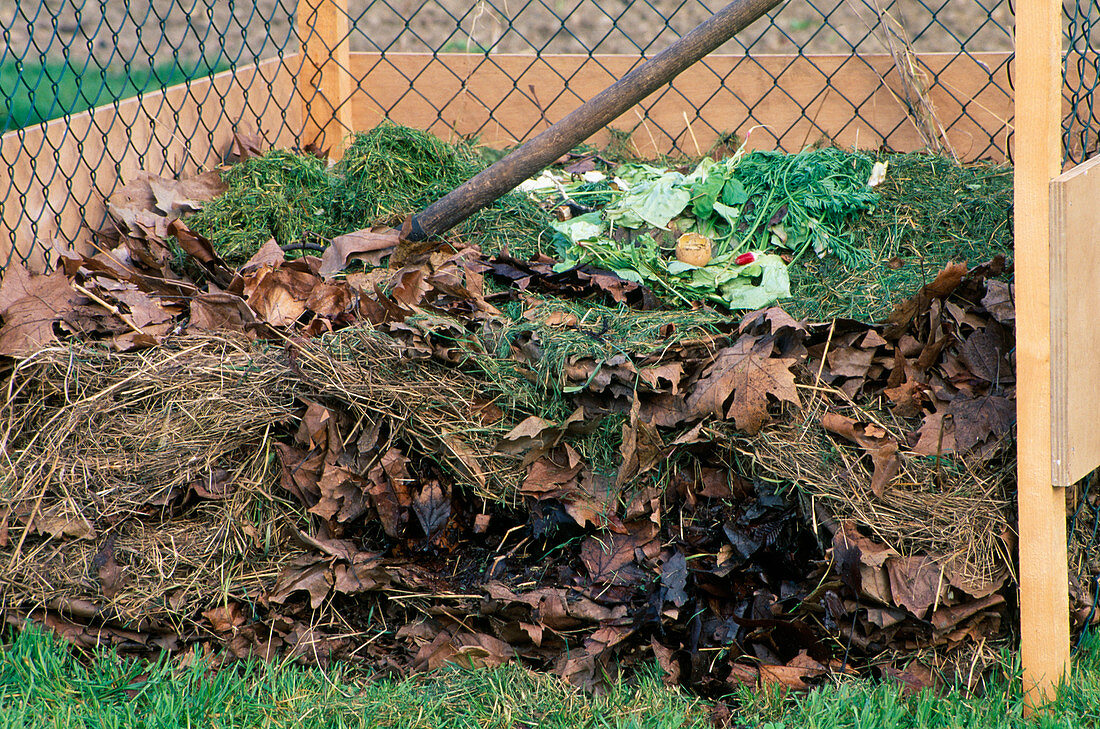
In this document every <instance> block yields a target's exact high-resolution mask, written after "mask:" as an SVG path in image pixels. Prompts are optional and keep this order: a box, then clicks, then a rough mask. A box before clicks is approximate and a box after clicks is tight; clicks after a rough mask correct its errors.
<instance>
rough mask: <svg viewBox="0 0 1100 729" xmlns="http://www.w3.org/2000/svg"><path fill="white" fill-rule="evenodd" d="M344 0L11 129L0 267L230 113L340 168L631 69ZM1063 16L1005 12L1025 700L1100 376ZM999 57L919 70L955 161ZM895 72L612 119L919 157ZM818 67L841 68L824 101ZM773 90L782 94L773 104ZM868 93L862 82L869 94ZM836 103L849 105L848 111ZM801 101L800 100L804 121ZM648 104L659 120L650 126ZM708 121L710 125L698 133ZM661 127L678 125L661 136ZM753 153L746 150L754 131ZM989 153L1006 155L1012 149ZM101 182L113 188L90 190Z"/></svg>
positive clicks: (1000, 109)
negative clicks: (381, 32)
mask: <svg viewBox="0 0 1100 729" xmlns="http://www.w3.org/2000/svg"><path fill="white" fill-rule="evenodd" d="M346 1H347V0H299V9H298V17H299V18H300V21H299V22H300V26H299V35H300V37H301V38H303V39H304V42H303V44H302V45H303V52H302V53H301V54H297V55H288V56H285V57H283V58H276V59H271V60H268V61H264V62H262V63H260V64H258V65H256V66H249V67H245V68H239V69H237V70H235V71H230V72H226V73H223V74H218V75H216V76H214V77H211V78H209V79H202V80H199V81H193V82H189V83H187V84H183V85H180V86H176V87H172V88H169V89H165V90H164V91H159V92H156V93H152V94H145V95H143V96H142V97H139V98H136V99H130V100H127V101H122V102H119V103H117V104H113V105H110V106H105V107H101V108H98V109H93V110H90V111H88V112H84V113H81V114H75V115H72V116H70V117H67V118H65V119H59V120H56V121H53V122H49V123H47V124H43V125H40V126H38V127H33V128H30V129H23V130H16V131H13V132H9V133H8V134H5V135H4V136H3V137H2V138H0V159H2V160H3V161H4V162H5V163H6V165H3V166H0V191H3V192H2V193H0V194H4V195H6V197H5V198H3V199H0V207H2V210H0V255H2V256H3V258H0V260H6V259H7V253H8V252H9V251H10V246H11V245H12V243H11V241H12V240H14V241H15V246H16V248H17V250H18V251H19V252H21V253H22V254H24V255H26V254H31V256H30V264H31V265H32V267H38V266H41V265H42V263H43V261H44V258H45V253H46V251H48V249H49V247H50V245H51V244H52V242H53V241H54V240H55V239H58V238H60V239H63V240H66V241H70V242H74V243H75V244H77V245H86V243H84V241H86V240H87V238H88V236H87V230H86V229H85V227H84V226H85V224H86V222H85V221H87V224H90V225H97V224H98V223H99V222H100V221H101V220H102V219H103V215H104V204H103V200H102V194H101V193H100V192H98V190H100V189H108V190H109V189H110V187H111V185H113V183H114V180H116V179H118V178H119V177H120V176H121V177H122V178H123V179H129V178H131V177H132V176H134V175H136V174H137V173H138V172H139V171H140V170H141V169H142V167H144V168H146V169H150V168H157V167H158V166H159V167H160V170H157V169H153V170H152V171H164V172H166V173H167V172H173V173H177V174H179V173H186V172H188V171H191V170H193V169H195V168H198V167H209V166H212V165H213V164H216V163H217V162H218V161H219V160H220V159H221V156H222V155H223V154H224V152H225V151H226V150H227V149H228V146H229V142H230V138H231V134H232V130H231V129H229V128H228V126H229V125H228V124H224V120H225V119H226V118H228V119H230V120H233V121H235V122H241V123H245V124H249V125H254V126H256V127H258V128H259V130H260V131H261V132H263V133H264V134H265V136H266V137H267V138H268V140H269V141H272V142H273V143H274V144H277V145H280V146H290V145H292V144H295V143H297V144H303V145H304V144H306V143H309V142H315V143H316V144H317V145H318V146H319V147H321V148H327V149H329V150H330V153H331V154H332V155H333V156H336V157H338V156H340V154H341V152H342V146H343V144H344V143H345V138H346V135H347V132H349V131H352V130H356V129H365V128H370V127H371V126H373V125H374V124H376V123H377V122H378V121H380V120H381V119H382V118H384V117H388V118H390V119H392V120H394V121H396V122H399V123H402V124H407V125H409V126H415V127H419V128H422V129H428V130H431V131H434V132H436V133H437V134H440V135H441V136H453V135H455V134H461V135H465V134H478V135H479V136H480V138H481V139H482V140H483V141H484V142H486V143H488V144H494V145H500V146H503V145H508V144H514V143H516V142H518V141H523V140H524V139H526V138H528V137H530V136H533V135H534V134H536V133H538V132H539V131H541V130H542V129H543V128H545V126H546V125H547V124H549V123H550V122H552V121H555V120H557V119H560V118H561V117H562V116H564V114H566V113H568V112H569V111H571V110H572V109H574V108H576V107H577V106H578V105H579V104H580V103H581V102H582V101H583V100H585V99H587V98H590V97H591V96H593V95H594V94H595V93H597V92H598V91H600V90H602V89H603V88H604V87H605V86H607V85H608V83H609V82H610V81H611V80H613V79H614V78H615V77H616V76H617V75H621V74H622V73H624V72H625V71H626V70H628V69H629V68H631V67H633V66H634V65H636V64H637V63H639V62H640V61H641V59H639V58H638V57H632V56H585V55H578V56H568V55H553V56H550V55H546V56H531V55H496V54H494V55H492V56H485V55H480V54H385V55H381V54H369V53H351V52H350V50H349V44H348V41H347V33H348V22H349V21H348V14H347V7H346ZM1060 11H1061V6H1060V4H1059V3H1058V2H1057V0H1020V1H1019V4H1018V8H1017V18H1018V22H1017V28H1018V33H1017V57H1016V86H1017V88H1019V89H1024V90H1026V93H1022V94H1020V95H1019V97H1018V99H1017V104H1016V109H1015V111H1016V114H1015V115H1016V120H1017V122H1016V130H1015V131H1016V134H1017V135H1018V136H1017V139H1019V140H1023V142H1024V143H1023V144H1016V145H1015V146H1016V149H1017V159H1016V193H1015V196H1016V197H1015V216H1016V220H1015V223H1016V227H1015V230H1016V236H1017V238H1016V246H1017V252H1016V253H1017V261H1018V263H1019V265H1017V269H1016V281H1017V294H1016V303H1017V320H1018V340H1017V341H1018V348H1017V367H1018V378H1017V379H1018V382H1019V383H1021V384H1020V389H1019V392H1018V396H1017V397H1018V405H1017V408H1018V415H1019V426H1018V427H1019V431H1018V442H1019V456H1018V458H1019V464H1018V467H1019V515H1020V519H1019V537H1020V547H1019V559H1020V605H1021V651H1022V660H1023V666H1024V680H1025V688H1026V690H1027V692H1028V702H1029V705H1030V706H1033V707H1034V706H1039V705H1041V703H1042V702H1043V701H1045V700H1046V699H1047V698H1048V697H1050V696H1051V695H1052V693H1053V691H1054V688H1055V687H1056V686H1057V684H1058V682H1060V681H1061V680H1062V679H1063V678H1064V676H1065V675H1066V671H1067V670H1068V667H1069V635H1068V597H1067V569H1068V565H1067V557H1066V539H1065V526H1066V523H1065V522H1066V520H1065V515H1066V511H1065V494H1064V489H1063V488H1062V487H1064V486H1065V485H1066V483H1067V482H1068V480H1070V479H1071V478H1076V477H1079V475H1080V474H1081V473H1082V472H1087V470H1090V469H1091V468H1092V467H1094V466H1095V465H1096V464H1097V463H1098V462H1100V428H1098V427H1097V426H1095V425H1094V424H1093V422H1094V413H1095V412H1096V402H1094V400H1090V399H1088V398H1087V397H1085V396H1084V395H1082V387H1083V383H1085V382H1090V383H1091V382H1096V381H1098V380H1100V372H1096V373H1094V372H1093V370H1095V369H1100V357H1097V356H1095V355H1094V356H1092V357H1088V356H1078V357H1074V358H1072V361H1073V362H1074V363H1075V368H1074V369H1070V367H1069V362H1070V361H1071V355H1070V348H1071V347H1072V348H1073V349H1075V350H1079V351H1082V352H1084V353H1086V354H1087V353H1089V352H1092V353H1095V352H1097V351H1100V337H1093V338H1097V339H1098V341H1097V342H1095V343H1093V342H1092V341H1091V340H1088V342H1087V343H1086V344H1082V341H1083V340H1082V339H1081V338H1080V334H1081V329H1083V328H1089V327H1087V326H1086V327H1081V326H1077V327H1076V328H1075V331H1074V332H1073V335H1074V337H1075V338H1071V336H1070V334H1071V333H1070V331H1069V329H1070V327H1071V326H1073V325H1074V324H1077V323H1078V322H1085V321H1088V319H1087V318H1084V319H1080V320H1075V319H1074V316H1075V315H1076V314H1077V313H1078V312H1082V313H1084V312H1087V313H1089V314H1091V313H1092V312H1093V311H1095V309H1096V306H1094V305H1092V304H1091V302H1090V301H1089V297H1091V298H1095V297H1096V295H1097V294H1096V292H1097V291H1098V290H1100V264H1098V263H1097V262H1096V261H1097V258H1096V256H1091V257H1090V253H1091V252H1092V251H1096V250H1097V246H1098V245H1100V244H1098V243H1096V242H1095V241H1094V240H1093V238H1094V237H1095V236H1097V235H1098V231H1100V208H1098V207H1097V206H1096V205H1095V203H1091V207H1090V205H1089V204H1084V203H1082V202H1079V201H1080V200H1081V199H1082V198H1081V196H1082V195H1091V196H1092V197H1091V199H1092V200H1095V199H1096V195H1100V168H1098V167H1097V165H1095V164H1093V165H1089V166H1086V167H1084V168H1079V169H1078V170H1075V171H1071V172H1070V173H1067V175H1065V176H1062V177H1060V178H1058V179H1057V180H1055V177H1056V176H1057V175H1058V174H1059V172H1060V171H1061V149H1062V148H1061V137H1060V129H1059V124H1060V120H1061V109H1062V99H1061V96H1060V91H1061V57H1060V52H1061V49H1060V33H1061V26H1060ZM1008 58H1009V54H1006V53H989V54H973V55H971V56H969V57H960V56H957V55H956V54H928V55H922V56H921V57H920V59H919V60H920V63H921V64H922V65H923V66H924V67H925V68H926V69H929V70H930V73H929V78H930V79H931V85H930V86H929V88H928V96H929V98H931V99H932V101H933V103H934V105H935V107H936V108H937V110H938V111H939V112H940V114H941V117H942V118H946V119H959V118H961V117H963V116H965V115H964V114H961V112H962V111H965V112H966V114H969V115H970V116H971V117H972V118H971V119H968V120H964V121H962V122H959V123H955V124H952V125H950V128H949V129H948V131H947V134H948V136H949V138H950V141H951V142H952V144H953V145H954V146H955V147H956V149H958V150H960V152H961V156H962V157H964V158H970V157H971V155H970V154H969V153H968V151H967V150H968V148H969V146H972V142H973V139H975V138H977V139H980V138H982V137H983V136H984V138H985V139H989V138H990V137H992V136H994V135H1005V137H1007V135H1008V132H1009V131H1010V129H1011V127H1010V125H1009V124H1008V122H1007V120H1008V119H1009V118H1011V116H1012V104H1013V100H1012V99H1011V98H1010V97H1009V96H1008V95H1007V94H1006V93H1005V92H1004V91H1001V90H1000V89H997V88H996V86H992V85H989V84H986V83H985V82H984V79H988V78H989V74H990V73H991V69H992V73H993V75H994V80H995V81H996V82H997V85H999V86H1000V87H1001V89H1008V88H1010V84H1009V83H1008V78H1007V74H1008V71H1007V69H1008V62H1007V61H1008ZM792 61H793V65H790V64H791V63H792ZM893 63H894V61H893V59H892V58H891V57H890V56H888V55H882V56H859V57H855V56H810V57H798V58H792V57H791V56H758V57H755V58H754V59H752V62H748V61H747V59H746V58H745V57H743V56H722V55H717V56H710V57H708V58H707V61H706V64H707V66H709V68H702V67H701V66H700V67H697V68H692V69H689V70H688V71H686V72H685V73H684V74H683V75H681V76H680V78H679V79H678V80H677V81H676V83H675V88H676V92H677V93H670V94H663V93H658V94H655V95H654V96H652V97H650V98H649V99H647V100H646V101H645V102H643V104H641V105H639V107H638V111H637V113H636V114H635V115H633V116H636V117H637V118H631V117H632V114H630V113H628V114H627V115H625V117H624V122H623V123H624V125H625V127H626V128H634V127H638V128H639V129H638V131H637V133H636V134H635V135H634V143H635V145H636V146H637V147H638V148H639V152H641V153H643V154H645V153H653V152H663V151H667V150H668V149H669V148H670V147H672V146H673V145H674V144H679V145H681V146H682V145H684V144H685V143H686V141H687V140H689V139H690V140H692V142H693V143H696V144H698V145H699V147H700V148H701V149H702V150H705V149H706V148H707V146H708V145H709V144H710V143H711V142H713V141H714V138H715V136H716V132H715V131H714V129H715V128H716V129H720V130H731V129H737V128H739V127H740V126H741V125H742V124H743V123H744V122H745V121H746V120H747V119H749V118H750V115H751V118H755V119H766V120H768V124H769V130H770V131H771V134H772V136H771V137H768V138H766V139H764V140H761V143H760V144H759V146H775V145H776V143H777V140H778V143H779V144H780V145H783V146H787V147H790V148H798V147H800V146H801V144H804V143H805V142H806V141H810V142H812V141H815V140H816V139H817V138H818V137H820V136H828V137H830V138H832V139H833V140H834V142H836V143H837V144H839V145H841V146H860V147H874V146H878V145H881V144H888V145H889V146H891V147H892V148H894V149H896V150H898V151H909V150H915V149H919V148H921V147H922V141H921V139H920V136H919V134H917V132H916V130H915V128H914V127H913V125H912V124H911V123H907V116H906V114H905V110H904V108H903V106H902V102H901V98H903V96H904V94H902V93H898V92H899V91H900V89H897V88H891V83H892V82H890V81H889V79H890V69H891V68H892V67H893ZM789 65H790V68H788V66H789ZM815 66H816V67H817V68H819V69H826V70H830V71H836V73H835V75H833V77H832V79H831V80H830V81H829V82H828V86H829V87H830V89H829V90H826V89H824V88H823V87H824V86H825V78H826V77H825V76H824V74H822V73H821V72H820V71H818V70H815ZM783 69H787V70H786V71H784V70H783ZM727 75H728V76H729V78H730V79H731V84H732V85H735V87H736V89H737V91H738V95H740V96H741V97H742V98H744V99H749V100H754V99H755V100H758V103H757V104H756V105H755V106H752V108H751V111H750V109H749V108H747V107H746V105H745V104H744V103H742V102H741V101H738V100H736V99H734V98H733V96H732V94H725V93H721V92H720V88H721V84H722V80H723V78H724V77H726V76H727ZM256 77H261V78H262V79H263V80H265V81H266V84H265V85H264V86H263V93H265V94H267V95H268V98H267V99H264V100H262V103H261V101H260V100H258V99H257V100H254V101H255V102H256V103H252V104H250V103H249V98H248V95H249V89H250V88H251V84H250V83H248V81H249V80H250V79H254V78H256ZM410 78H413V79H416V84H417V86H418V87H421V88H429V89H431V94H432V97H433V98H436V97H437V98H438V99H439V100H440V101H443V100H445V103H443V108H441V109H436V108H435V105H434V104H433V103H429V102H428V101H427V100H426V99H424V98H422V97H419V95H417V94H408V93H407V91H408V79H410ZM777 85H778V86H780V87H782V89H783V91H784V92H786V93H785V94H771V95H769V94H768V91H770V90H772V89H773V88H774V87H775V86H777ZM532 87H533V88H535V89H537V90H538V96H539V97H541V98H542V99H544V100H548V99H553V102H552V103H550V104H549V106H546V107H543V106H542V105H541V104H540V103H539V99H538V98H536V95H535V94H533V93H532V94H528V93H527V89H529V88H532ZM983 87H984V89H983ZM868 89H873V90H874V91H873V92H872V93H870V94H869V95H868V93H867V90H868ZM716 92H717V93H716ZM272 94H274V98H272ZM211 99H216V100H217V101H218V103H217V104H211ZM792 99H793V101H792ZM849 99H857V100H858V101H857V102H856V103H855V104H854V105H853V103H852V102H850V101H849ZM960 100H961V101H960ZM166 101H167V102H171V103H167V104H166V103H165V102H166ZM436 103H439V102H436ZM750 105H751V104H750ZM690 106H694V107H697V108H700V109H701V111H700V112H699V114H698V116H697V117H696V118H695V119H694V123H693V120H692V119H691V118H689V117H688V115H687V114H684V109H685V108H689V107H690ZM801 107H806V108H808V109H810V112H809V113H808V114H807V115H806V116H807V117H809V118H808V119H806V118H803V115H802V108H801ZM253 110H259V111H253ZM643 112H644V114H645V115H648V117H649V118H650V119H652V120H653V121H654V122H656V124H654V125H650V124H649V123H648V122H646V121H645V120H644V119H645V116H644V115H643ZM706 119H711V120H717V121H716V123H714V124H713V125H707V124H704V123H701V122H703V121H705V120H706ZM219 120H220V121H219ZM639 122H640V123H639ZM657 125H659V126H660V127H662V128H663V129H665V130H673V131H672V132H670V133H667V134H666V133H663V132H661V131H660V130H655V129H654V128H653V127H655V126H657ZM712 127H713V128H712ZM211 129H212V131H207V132H206V133H199V132H201V131H203V130H211ZM296 129H299V130H301V132H300V133H298V134H295V133H294V130H296ZM754 136H757V135H754ZM760 136H767V135H760ZM597 141H601V140H597ZM750 146H756V140H755V139H754V143H753V144H750ZM999 146H1001V147H1002V148H1007V146H1008V144H1007V139H1005V143H1004V144H1003V145H999ZM104 150H111V151H112V154H111V155H105V154H103V152H104ZM978 151H979V152H980V151H981V150H978ZM97 177H98V178H100V180H108V182H105V183H103V184H102V185H100V186H97V184H96V180H97ZM13 191H14V192H13ZM1075 201H1078V202H1075ZM1079 211H1081V212H1083V213H1084V217H1078V212H1079ZM1082 261H1088V262H1089V265H1080V264H1081V262H1082ZM1085 294H1088V295H1089V296H1085ZM1086 345H1087V346H1086ZM1095 398H1100V395H1097V396H1095ZM1095 398H1094V399H1095ZM1097 402H1100V400H1097ZM1071 403H1072V404H1073V405H1074V407H1073V408H1070V404H1071ZM1082 403H1085V404H1088V407H1087V408H1086V407H1081V404H1082ZM1072 437H1076V438H1077V439H1078V442H1077V443H1073V442H1072ZM1082 444H1085V445H1082ZM1052 485H1053V486H1052Z"/></svg>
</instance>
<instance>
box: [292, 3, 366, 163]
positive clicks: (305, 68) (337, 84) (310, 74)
mask: <svg viewBox="0 0 1100 729" xmlns="http://www.w3.org/2000/svg"><path fill="white" fill-rule="evenodd" d="M348 21H349V18H348V7H347V2H346V0H298V37H299V38H301V39H302V50H303V51H304V52H303V53H301V54H300V55H299V57H298V59H297V60H298V62H299V63H298V68H297V71H296V73H295V79H296V80H297V85H298V94H299V96H300V97H301V103H302V120H303V122H304V126H303V129H302V138H301V144H302V146H305V145H307V144H313V145H316V146H317V147H318V148H319V149H327V150H329V153H330V155H331V156H333V157H335V158H339V157H341V156H342V155H343V151H344V146H345V143H346V141H347V137H348V135H349V134H350V133H351V132H353V131H355V121H354V107H353V106H352V104H350V103H348V99H349V98H351V96H352V83H353V79H352V75H351V70H350V69H351V62H350V61H349V60H348V59H349V54H350V51H351V41H350V39H349V29H350V28H349V22H348Z"/></svg>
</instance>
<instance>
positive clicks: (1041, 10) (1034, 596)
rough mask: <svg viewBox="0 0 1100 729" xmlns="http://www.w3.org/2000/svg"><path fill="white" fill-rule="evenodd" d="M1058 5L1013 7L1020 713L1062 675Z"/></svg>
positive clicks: (1065, 597) (1026, 0)
mask: <svg viewBox="0 0 1100 729" xmlns="http://www.w3.org/2000/svg"><path fill="white" fill-rule="evenodd" d="M1061 13H1062V4H1061V2H1060V0H1019V2H1018V4H1017V7H1016V102H1015V103H1016V140H1015V141H1016V144H1015V155H1016V178H1015V179H1016V184H1015V231H1016V233H1015V235H1016V364H1017V378H1016V379H1017V382H1018V383H1019V384H1018V387H1019V390H1018V392H1017V396H1016V397H1017V401H1016V402H1017V405H1016V408H1017V417H1018V424H1017V428H1018V430H1017V474H1018V511H1019V530H1020V535H1019V536H1020V547H1019V554H1020V652H1021V660H1022V662H1023V669H1024V690H1025V692H1026V700H1027V705H1028V706H1029V707H1031V708H1032V709H1035V708H1038V707H1040V706H1042V704H1043V703H1045V702H1046V701H1047V700H1049V699H1051V698H1053V696H1054V692H1055V689H1056V688H1057V686H1058V683H1059V682H1060V681H1061V680H1062V679H1063V678H1065V677H1068V672H1069V661H1070V656H1069V588H1068V564H1067V556H1066V502H1065V493H1064V491H1065V490H1064V489H1062V488H1055V487H1054V486H1053V483H1054V482H1053V478H1052V473H1053V471H1052V458H1051V453H1052V451H1051V432H1052V431H1051V425H1052V421H1051V359H1050V357H1051V321H1050V294H1051V290H1050V226H1051V194H1050V182H1051V180H1053V179H1054V178H1055V177H1056V176H1057V175H1058V174H1059V172H1060V171H1061V167H1062V137H1061V109H1062V53H1061V40H1062V35H1061V34H1062V30H1061Z"/></svg>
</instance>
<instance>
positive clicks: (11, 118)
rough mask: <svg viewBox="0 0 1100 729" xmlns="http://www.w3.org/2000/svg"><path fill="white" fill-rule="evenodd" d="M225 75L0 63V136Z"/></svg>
mask: <svg viewBox="0 0 1100 729" xmlns="http://www.w3.org/2000/svg"><path fill="white" fill-rule="evenodd" d="M220 70H223V69H222V68H211V67H210V66H209V65H207V64H206V63H205V62H204V61H198V62H194V61H191V62H186V61H181V62H180V63H173V64H168V65H164V66H156V67H150V66H148V65H146V66H145V67H141V66H137V65H129V64H123V63H119V64H117V66H109V67H108V68H105V69H104V68H100V67H99V66H97V65H96V64H95V63H93V62H91V61H89V62H87V64H86V65H71V64H69V63H65V62H64V61H54V62H47V63H44V64H43V63H39V62H26V63H23V62H19V61H15V60H11V59H4V60H3V61H2V62H0V132H6V131H8V130H9V129H18V128H19V127H25V126H30V125H32V124H39V123H41V122H44V121H48V120H50V119H56V118H58V117H60V116H64V115H65V114H76V113H78V112H81V111H84V110H85V109H90V108H93V107H96V106H101V105H103V104H109V103H111V102H112V101H115V100H119V99H125V98H128V97H130V96H136V95H137V94H139V93H144V92H150V91H158V90H160V89H162V88H164V87H166V86H172V85H174V84H178V83H183V82H184V81H186V80H188V79H194V78H199V77H201V76H206V75H209V74H211V73H215V72H217V71H220Z"/></svg>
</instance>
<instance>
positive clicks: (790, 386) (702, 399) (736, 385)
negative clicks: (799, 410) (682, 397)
mask: <svg viewBox="0 0 1100 729" xmlns="http://www.w3.org/2000/svg"><path fill="white" fill-rule="evenodd" d="M756 344H757V339H756V338H755V337H742V338H741V339H739V340H737V341H736V342H734V344H733V345H731V346H729V347H726V348H725V349H722V350H721V351H719V352H718V355H717V356H716V357H715V359H714V362H713V363H712V364H711V365H710V367H708V368H707V370H706V371H705V372H704V373H703V378H702V379H701V380H699V382H697V383H696V385H695V388H694V389H693V390H692V392H691V394H690V395H689V396H688V398H687V407H688V411H689V412H690V413H692V414H694V415H697V416H705V415H716V416H718V417H719V418H732V419H733V421H734V424H735V425H736V426H737V428H738V429H739V430H743V431H745V432H746V433H748V434H749V435H755V434H756V433H758V432H760V429H761V428H763V427H764V426H765V425H766V424H767V423H768V422H770V420H771V416H769V415H768V397H769V396H771V397H774V398H775V399H777V400H779V401H781V402H789V403H791V404H793V405H796V406H797V405H800V404H801V402H800V400H799V397H798V388H797V387H796V386H795V381H794V373H793V372H791V366H792V365H794V364H795V362H796V360H794V359H790V358H785V357H771V356H769V355H770V345H769V346H768V347H767V349H766V350H765V351H763V352H761V351H759V349H757V348H756V347H755V346H754V345H756ZM727 403H728V405H727Z"/></svg>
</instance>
